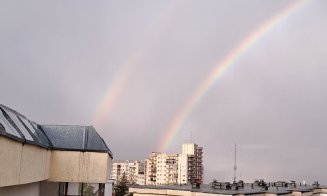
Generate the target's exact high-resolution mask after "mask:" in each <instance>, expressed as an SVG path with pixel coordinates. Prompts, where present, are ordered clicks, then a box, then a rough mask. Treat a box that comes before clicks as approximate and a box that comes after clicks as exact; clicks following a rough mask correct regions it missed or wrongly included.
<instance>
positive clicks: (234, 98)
mask: <svg viewBox="0 0 327 196" xmlns="http://www.w3.org/2000/svg"><path fill="white" fill-rule="evenodd" d="M326 7H327V3H326V2H325V1H319V0H309V1H293V0H286V1H284V0H276V1H265V2H262V1H260V0H250V1H242V0H239V1H238V0H233V1H229V0H228V1H214V0H207V1H201V2H198V1H174V0H168V1H157V2H153V1H146V0H144V1H143V0H142V1H138V2H135V1H97V2H87V1H74V0H73V1H58V2H51V1H40V0H32V2H19V1H9V0H8V1H2V2H1V3H0V16H1V17H0V21H1V24H2V25H1V26H0V42H1V45H0V66H1V69H0V72H1V76H0V90H1V96H0V104H4V105H6V106H8V107H11V108H14V109H15V110H17V111H20V112H22V113H23V114H26V116H28V117H30V118H31V119H37V120H38V122H37V123H40V124H70V125H71V124H73V125H93V126H94V127H95V129H96V130H97V131H98V132H99V134H100V135H101V136H102V137H103V139H104V140H105V142H106V143H107V144H108V145H109V146H110V149H111V151H112V152H113V154H114V159H118V160H125V159H132V160H139V159H143V158H144V157H147V155H148V154H149V153H150V152H152V151H165V152H166V153H171V152H179V149H180V145H181V144H182V143H188V142H193V143H197V144H199V145H200V146H202V147H203V149H204V152H203V153H204V160H203V162H204V166H205V171H204V178H205V182H209V181H211V180H212V179H217V180H221V181H232V178H233V165H234V144H235V143H237V146H238V155H237V156H238V160H237V163H238V170H237V171H238V173H237V177H238V178H241V179H244V180H245V181H253V180H255V179H260V178H264V179H266V180H268V181H273V180H286V181H288V180H296V181H302V180H306V181H307V182H313V181H315V180H318V181H319V182H321V183H322V184H327V176H326V175H325V174H324V172H322V171H325V165H326V164H327V158H326V157H324V156H323V155H324V153H325V146H324V143H325V141H324V138H325V137H326V136H327V133H326V131H325V129H326V127H327V121H326V120H325V116H326V115H327V105H326V102H325V100H326V99H327V91H326V87H325V86H326V82H327V81H326V77H325V76H326V75H327V67H326V66H325V64H326V63H327V56H326V55H325V54H326V53H327V47H326V46H325V43H327V37H326V36H325V35H326V34H327V23H326V22H325V21H326V20H327V12H326ZM126 145H127V147H126Z"/></svg>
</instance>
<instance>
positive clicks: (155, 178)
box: [145, 144, 203, 185]
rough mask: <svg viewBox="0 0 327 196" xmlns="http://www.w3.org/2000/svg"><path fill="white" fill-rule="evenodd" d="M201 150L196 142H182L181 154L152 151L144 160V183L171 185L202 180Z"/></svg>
mask: <svg viewBox="0 0 327 196" xmlns="http://www.w3.org/2000/svg"><path fill="white" fill-rule="evenodd" d="M202 150H203V149H202V147H199V146H198V145H197V144H183V145H182V153H181V154H166V153H159V152H152V153H151V154H150V155H149V157H148V159H146V160H145V168H146V169H145V184H146V185H163V184H164V185H173V184H188V183H193V182H195V181H196V180H200V181H202V179H203V164H202Z"/></svg>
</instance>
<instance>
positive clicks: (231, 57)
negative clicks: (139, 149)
mask: <svg viewBox="0 0 327 196" xmlns="http://www.w3.org/2000/svg"><path fill="white" fill-rule="evenodd" d="M308 1H309V0H299V1H295V2H294V3H292V4H290V5H289V6H287V7H286V8H285V9H283V10H282V11H281V12H279V13H277V14H276V15H274V16H273V17H271V18H269V19H268V20H267V21H266V22H264V23H263V24H262V25H261V26H259V27H258V28H257V29H256V30H255V31H253V32H252V33H251V34H249V35H248V36H247V37H245V39H244V40H243V41H242V42H241V43H240V44H238V46H236V47H235V48H234V49H233V50H231V51H230V52H229V54H228V55H227V56H226V57H225V58H224V59H223V60H222V61H220V62H218V63H217V65H216V66H215V67H214V69H213V70H212V71H211V73H210V74H209V75H208V77H207V78H206V79H205V80H204V81H203V82H202V83H201V84H200V85H199V87H198V88H197V89H196V90H195V91H194V93H193V94H192V96H191V97H190V98H189V99H188V100H187V101H186V102H185V104H184V105H183V107H182V108H181V110H179V111H178V113H177V114H176V115H175V116H174V118H173V120H172V121H171V124H170V126H169V128H168V130H167V131H166V134H165V136H164V139H163V140H162V141H161V143H160V146H159V149H158V150H159V152H165V151H166V150H167V149H168V147H169V146H170V145H171V143H172V141H173V139H174V138H175V136H176V134H177V133H178V132H179V131H180V129H181V127H182V126H183V124H184V122H185V120H186V119H187V117H188V116H189V115H190V113H191V112H192V110H193V109H194V107H195V106H196V105H197V104H198V103H199V102H200V100H201V99H202V98H203V96H204V95H205V94H206V92H208V91H209V90H210V88H211V87H212V86H213V84H214V83H215V82H216V81H217V80H218V79H219V78H220V77H221V76H222V74H223V73H224V72H225V71H226V70H227V69H228V68H229V67H231V66H232V65H233V64H235V63H236V62H237V61H238V60H239V59H240V58H241V57H242V55H244V54H245V53H246V52H247V51H248V50H250V49H251V47H252V46H253V45H254V44H255V43H257V42H258V41H259V40H260V39H261V38H262V37H264V36H265V35H266V34H267V33H269V32H270V31H271V30H272V29H273V28H274V27H276V26H278V24H280V23H282V22H283V21H285V20H286V19H287V18H289V16H291V15H292V14H293V13H294V12H296V11H298V10H300V8H302V7H303V6H304V5H306V4H307V2H308Z"/></svg>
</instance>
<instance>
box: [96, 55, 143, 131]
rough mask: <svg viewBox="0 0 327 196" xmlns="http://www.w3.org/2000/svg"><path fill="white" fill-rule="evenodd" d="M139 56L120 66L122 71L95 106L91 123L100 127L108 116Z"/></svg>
mask: <svg viewBox="0 0 327 196" xmlns="http://www.w3.org/2000/svg"><path fill="white" fill-rule="evenodd" d="M138 58H139V55H138V54H135V55H134V56H132V57H130V58H129V60H128V62H127V63H126V64H125V65H123V66H122V69H121V70H119V72H118V73H117V74H116V75H115V78H114V79H113V80H112V81H111V82H110V84H109V85H108V86H107V90H106V94H105V95H104V96H103V98H102V100H101V102H100V104H99V105H98V106H97V109H96V111H95V116H94V118H93V121H92V122H93V123H94V124H95V125H102V124H103V123H104V122H106V121H107V120H108V118H109V116H110V112H111V111H112V108H113V106H114V105H115V103H116V101H117V99H118V98H119V97H120V95H121V93H122V91H123V89H124V87H125V85H126V83H127V81H128V79H129V77H130V74H131V72H132V70H133V67H134V66H133V65H134V64H135V62H137V61H138Z"/></svg>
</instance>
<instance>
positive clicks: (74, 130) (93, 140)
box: [0, 104, 112, 157]
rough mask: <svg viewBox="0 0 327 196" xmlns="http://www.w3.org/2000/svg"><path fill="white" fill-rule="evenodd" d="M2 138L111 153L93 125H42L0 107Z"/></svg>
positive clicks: (56, 147)
mask: <svg viewBox="0 0 327 196" xmlns="http://www.w3.org/2000/svg"><path fill="white" fill-rule="evenodd" d="M0 135H2V136H5V137H8V138H11V139H13V140H16V141H19V142H21V143H28V144H33V145H37V146H41V147H44V148H49V149H55V150H68V151H83V152H106V153H109V154H110V156H111V157H112V152H111V151H110V149H109V148H108V146H107V145H106V143H105V142H104V140H103V139H102V138H101V137H100V135H99V134H98V133H97V132H96V130H95V128H94V127H93V126H78V125H40V124H38V123H36V122H34V121H31V120H29V119H27V118H26V117H25V116H24V115H22V114H20V113H18V112H17V111H15V110H13V109H11V108H9V107H7V106H5V105H1V104H0Z"/></svg>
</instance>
